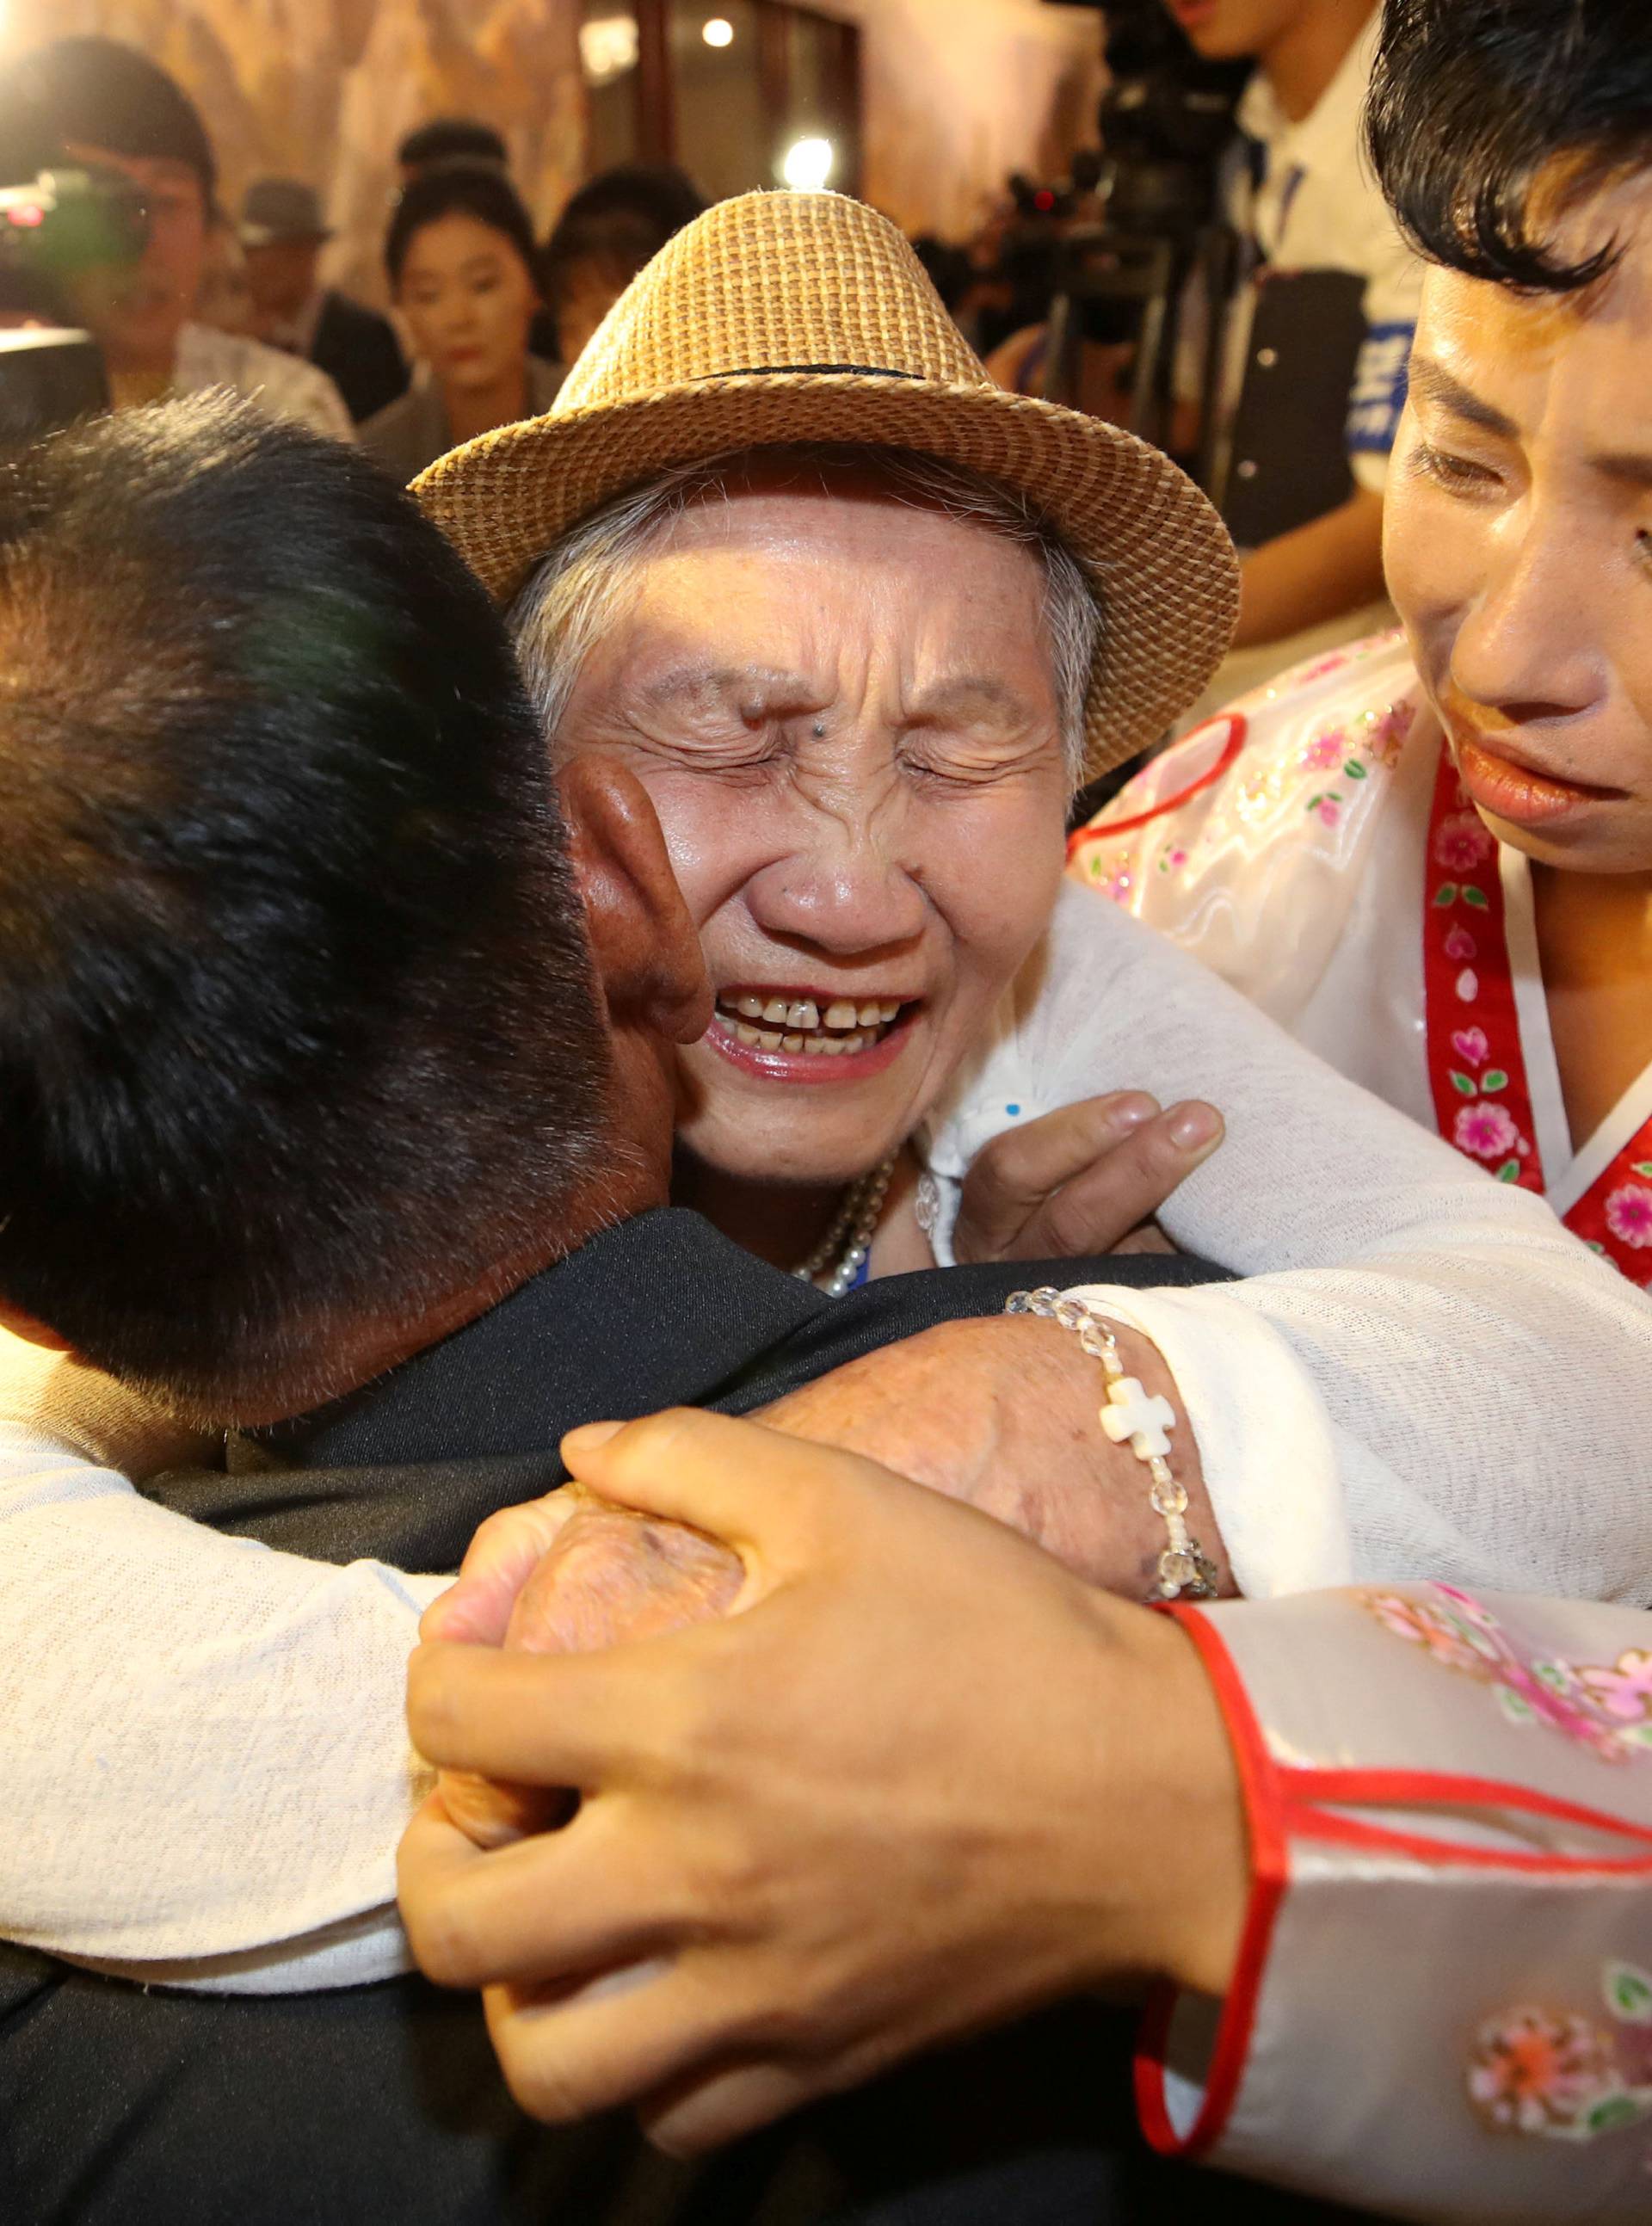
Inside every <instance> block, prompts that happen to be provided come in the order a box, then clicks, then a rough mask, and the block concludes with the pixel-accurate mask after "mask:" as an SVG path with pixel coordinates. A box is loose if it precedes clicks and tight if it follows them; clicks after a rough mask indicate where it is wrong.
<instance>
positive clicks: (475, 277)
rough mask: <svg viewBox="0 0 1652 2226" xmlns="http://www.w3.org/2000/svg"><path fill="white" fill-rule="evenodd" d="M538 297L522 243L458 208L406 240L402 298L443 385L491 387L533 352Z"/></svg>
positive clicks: (403, 307)
mask: <svg viewBox="0 0 1652 2226" xmlns="http://www.w3.org/2000/svg"><path fill="white" fill-rule="evenodd" d="M536 303H537V296H536V295H535V292H534V283H533V277H532V274H531V272H530V270H529V269H528V266H527V264H525V263H524V261H523V259H522V258H521V256H520V255H519V254H518V251H517V248H516V243H515V242H514V241H513V240H511V239H508V238H507V237H506V236H505V233H504V232H498V231H496V230H495V229H494V227H493V226H492V225H491V224H484V223H482V221H481V220H480V218H478V217H473V216H466V215H463V214H461V213H460V212H458V211H457V210H455V211H454V213H452V214H451V215H448V216H442V217H437V218H436V219H435V220H434V222H432V223H430V224H426V225H422V226H420V227H419V229H418V231H417V232H415V233H414V235H413V237H412V239H410V241H409V242H408V247H407V255H406V258H405V259H404V261H403V264H402V276H401V281H400V283H399V285H398V287H397V295H396V306H397V308H399V309H400V310H401V312H402V314H403V316H404V317H405V318H406V319H407V322H408V329H409V331H410V333H411V334H412V335H413V345H414V347H416V349H417V350H418V353H419V354H420V355H421V356H422V357H423V359H424V360H425V362H426V363H428V364H429V366H430V368H431V371H432V372H434V373H435V378H436V379H437V381H438V383H439V384H440V385H443V386H456V387H491V386H496V385H499V383H500V381H501V380H503V379H505V378H509V377H510V375H511V372H513V371H514V370H515V369H516V368H517V367H518V366H520V365H521V363H522V362H523V360H524V358H525V357H526V355H527V353H528V328H529V326H530V325H531V323H532V322H533V313H534V308H535V307H536Z"/></svg>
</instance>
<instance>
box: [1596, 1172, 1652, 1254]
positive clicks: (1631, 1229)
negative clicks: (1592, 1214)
mask: <svg viewBox="0 0 1652 2226" xmlns="http://www.w3.org/2000/svg"><path fill="white" fill-rule="evenodd" d="M1605 1215H1606V1226H1607V1228H1608V1229H1610V1230H1611V1233H1612V1235H1613V1236H1614V1237H1616V1238H1617V1241H1618V1243H1620V1244H1628V1245H1631V1246H1633V1248H1634V1249H1635V1250H1636V1251H1637V1252H1638V1251H1640V1250H1642V1248H1643V1247H1644V1246H1646V1245H1648V1244H1652V1190H1649V1189H1648V1188H1647V1187H1646V1186H1645V1184H1644V1183H1624V1184H1623V1186H1622V1187H1621V1188H1620V1189H1617V1190H1614V1191H1610V1192H1608V1193H1607V1196H1606V1205H1605Z"/></svg>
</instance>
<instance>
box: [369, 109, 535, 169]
mask: <svg viewBox="0 0 1652 2226" xmlns="http://www.w3.org/2000/svg"><path fill="white" fill-rule="evenodd" d="M396 159H397V162H399V163H401V165H402V166H403V169H409V170H423V169H427V168H428V167H429V164H430V163H432V162H492V163H496V164H497V165H498V167H499V169H501V170H502V169H504V168H505V164H506V163H507V162H508V161H509V160H510V156H509V154H508V152H507V150H506V148H505V141H504V139H503V138H502V137H501V136H500V135H499V132H497V131H496V130H494V129H493V127H492V124H484V123H482V122H481V121H480V119H479V118H476V117H473V116H438V117H435V118H432V120H431V121H430V122H429V124H420V125H419V126H418V127H417V129H416V130H412V131H410V132H409V133H408V135H407V137H406V138H405V139H403V142H402V143H401V145H400V146H399V147H398V148H397V149H396Z"/></svg>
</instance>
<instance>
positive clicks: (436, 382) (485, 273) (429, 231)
mask: <svg viewBox="0 0 1652 2226" xmlns="http://www.w3.org/2000/svg"><path fill="white" fill-rule="evenodd" d="M384 261H385V264H386V266H387V268H388V270H389V272H390V283H391V294H392V296H394V299H395V302H396V307H397V309H398V310H399V311H400V313H401V315H402V316H403V320H404V321H405V322H406V325H407V328H408V332H409V334H410V337H411V339H412V342H413V347H414V350H415V352H416V355H417V357H418V369H417V371H416V373H415V376H414V380H413V384H412V385H411V387H410V389H409V390H408V391H407V392H406V393H405V394H404V395H403V396H402V397H401V399H400V400H399V401H397V402H392V403H391V404H390V405H389V406H388V408H386V409H384V410H379V412H378V415H377V416H376V417H370V418H369V419H368V420H367V422H366V423H365V425H363V426H362V427H361V429H360V439H361V443H362V446H363V447H364V448H366V449H367V451H368V453H369V454H370V455H373V456H375V457H376V458H377V459H378V461H379V462H380V463H382V464H383V465H384V467H385V468H386V470H388V471H391V472H393V473H394V474H395V475H396V477H397V479H398V480H410V479H411V478H412V477H413V476H414V474H416V473H417V472H421V471H423V468H424V467H425V466H426V465H427V464H429V463H434V461H435V459H436V458H437V457H438V456H440V455H446V453H447V451H448V449H449V448H456V447H457V446H458V445H459V443H460V442H461V441H469V440H473V439H474V438H475V436H477V435H478V434H479V433H488V432H491V431H492V429H493V428H494V427H495V426H496V425H509V424H512V423H515V422H516V420H517V419H518V418H520V417H538V416H539V415H540V414H541V412H542V411H543V410H547V409H549V408H550V401H551V397H552V396H553V395H554V394H555V393H556V390H557V388H558V387H559V386H560V385H562V366H560V365H558V364H553V363H547V362H545V361H544V360H543V358H541V357H539V356H536V355H532V354H531V353H529V348H528V333H529V328H530V327H531V324H532V322H533V319H534V314H535V311H536V310H537V308H538V307H539V289H538V283H537V279H536V278H535V276H534V245H533V227H532V225H531V223H530V221H529V218H528V212H527V210H526V209H525V208H524V207H523V205H522V203H521V201H520V200H519V199H518V196H517V194H516V191H515V189H514V188H512V186H511V183H510V181H509V180H508V179H506V178H505V177H503V176H501V175H500V174H499V171H497V170H494V169H485V168H483V167H481V166H480V165H478V166H472V165H470V164H460V163H454V164H450V165H448V166H446V167H444V168H442V169H435V170H431V171H428V172H427V173H426V174H425V175H423V177H419V178H416V179H415V180H414V181H413V182H412V184H411V185H410V186H409V187H408V188H407V190H406V191H405V193H403V195H402V197H401V199H400V200H398V201H397V205H396V212H395V214H394V215H393V216H392V217H391V223H390V232H389V235H388V237H387V238H386V239H385V242H384Z"/></svg>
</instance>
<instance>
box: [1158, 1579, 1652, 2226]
mask: <svg viewBox="0 0 1652 2226" xmlns="http://www.w3.org/2000/svg"><path fill="white" fill-rule="evenodd" d="M1174 1612H1176V1613H1177V1614H1178V1617H1179V1620H1180V1621H1181V1622H1182V1623H1183V1625H1184V1627H1185V1629H1186V1630H1187V1631H1188V1632H1189V1635H1190V1636H1191V1638H1192V1639H1193V1640H1194V1642H1195V1644H1197V1645H1198V1648H1199V1650H1200V1653H1201V1655H1202V1657H1203V1658H1204V1663H1205V1666H1206V1668H1207V1669H1209V1671H1210V1675H1211V1677H1212V1680H1213V1682H1215V1684H1216V1687H1217V1692H1218V1694H1219V1695H1220V1697H1221V1700H1222V1703H1223V1710H1224V1713H1225V1715H1226V1718H1227V1721H1228V1727H1229V1733H1230V1734H1231V1736H1232V1738H1233V1741H1234V1746H1235V1750H1236V1754H1237V1756H1238V1758H1239V1762H1240V1768H1241V1775H1242V1782H1243V1784H1244V1790H1245V1798H1246V1804H1247V1810H1248V1816H1249V1828H1250V1834H1251V1843H1252V1853H1253V1859H1254V1867H1255V1887H1254V1890H1253V1896H1252V1903H1251V1907H1250V1911H1249V1919H1248V1923H1247V1928H1246V1934H1245V1939H1244V1944H1243V1947H1242V1952H1241V1957H1240V1963H1239V1968H1238V1970H1237V1973H1236V1978H1235V1983H1234V1986H1233V1988H1232V1991H1231V1992H1230V1994H1229V1997H1228V1999H1227V2000H1226V2002H1225V2003H1224V2004H1223V2005H1222V2006H1221V2007H1220V2008H1219V2009H1218V2008H1217V2007H1215V2006H1213V2005H1210V2004H1207V2003H1204V2002H1202V2001H1199V2000H1196V1999H1194V1998H1192V1997H1191V1996H1175V1995H1170V1996H1166V1998H1164V1999H1163V2000H1160V2001H1159V2002H1158V2003H1157V2004H1155V2005H1154V2007H1153V2010H1152V2011H1151V2012H1150V2014H1149V2017H1148V2020H1147V2026H1146V2029H1145V2031H1144V2036H1143V2042H1142V2047H1141V2055H1140V2058H1139V2061H1138V2066H1137V2089H1138V2099H1139V2102H1140V2105H1141V2112H1142V2117H1143V2122H1144V2124H1145V2126H1146V2127H1147V2133H1148V2134H1149V2137H1150V2138H1151V2139H1152V2140H1153V2141H1154V2143H1155V2145H1156V2146H1158V2147H1160V2148H1162V2149H1164V2150H1166V2151H1167V2152H1170V2153H1178V2154H1181V2155H1185V2156H1188V2157H1196V2158H1201V2159H1204V2160H1207V2161H1209V2162H1210V2163H1212V2164H1217V2165H1220V2166H1223V2167H1224V2168H1226V2169H1228V2170H1229V2171H1234V2172H1243V2173H1247V2174H1249V2175H1252V2176H1254V2177H1255V2178H1261V2179H1266V2180H1268V2181H1272V2182H1275V2183H1279V2184H1283V2185H1290V2186H1294V2187H1297V2188H1300V2189H1302V2190H1305V2191H1308V2192H1311V2193H1313V2194H1317V2195H1320V2196H1324V2197H1331V2198H1333V2199H1336V2200H1337V2201H1340V2202H1344V2203H1350V2204H1356V2205H1358V2206H1360V2207H1362V2208H1364V2209H1368V2210H1375V2211H1377V2212H1379V2213H1381V2214H1382V2215H1385V2216H1387V2215H1392V2216H1397V2217H1402V2218H1416V2219H1439V2220H1456V2221H1465V2222H1468V2221H1472V2222H1482V2221H1492V2220H1496V2221H1509V2222H1514V2221H1528V2222H1531V2226H1558V2222H1561V2221H1564V2220H1568V2219H1579V2220H1580V2219H1589V2220H1592V2221H1602V2222H1611V2221H1623V2222H1625V2226H1627V2222H1630V2221H1636V2222H1640V2226H1644V2222H1646V2221H1648V2220H1649V2219H1652V1614H1648V1613H1646V1612H1643V1611H1642V1610H1638V1609H1635V1608H1625V1607H1619V1606H1594V1605H1591V1604H1588V1603H1584V1602H1579V1601H1569V1600H1535V1599H1529V1598H1525V1597H1522V1596H1518V1595H1514V1594H1498V1593H1483V1594H1480V1595H1478V1596H1475V1595H1473V1594H1471V1593H1466V1592H1464V1591H1462V1590H1459V1589H1458V1588H1456V1587H1452V1586H1449V1585H1439V1584H1433V1585H1428V1584H1423V1585H1417V1584H1407V1585H1394V1586H1384V1587H1366V1588H1363V1589H1360V1590H1355V1591H1347V1592H1335V1593H1306V1594H1303V1595H1300V1596H1299V1597H1297V1598H1294V1599H1290V1600H1271V1601H1255V1602H1253V1601H1224V1602H1222V1603H1220V1604H1218V1605H1217V1606H1213V1607H1208V1608H1197V1609H1196V1608H1187V1609H1179V1610H1177V1611H1174Z"/></svg>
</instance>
